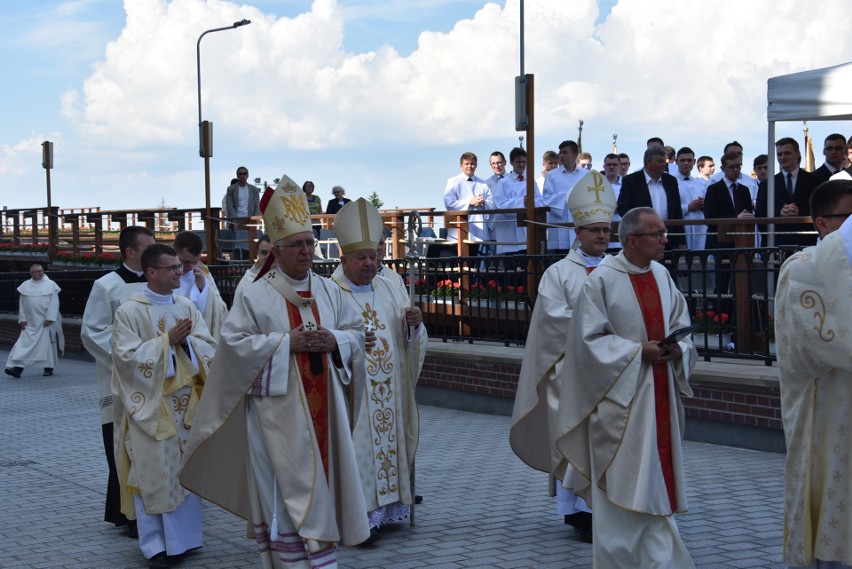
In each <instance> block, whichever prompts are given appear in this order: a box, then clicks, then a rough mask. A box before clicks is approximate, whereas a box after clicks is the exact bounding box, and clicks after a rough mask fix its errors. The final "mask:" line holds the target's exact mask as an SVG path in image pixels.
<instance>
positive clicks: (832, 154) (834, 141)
mask: <svg viewBox="0 0 852 569" xmlns="http://www.w3.org/2000/svg"><path fill="white" fill-rule="evenodd" d="M822 155H823V156H825V163H823V165H822V166H820V167H819V168H817V169H816V170H814V176H816V179H817V185H819V184H822V183H823V182H827V181H828V179H829V178H831V177H832V176H833V175H834V174H836V173H838V172H839V171H840V170H842V169H843V159H844V158H846V137H845V136H843V135H842V134H838V133H836V132H835V133H833V134H829V135H828V136H826V137H825V142H824V143H823V147H822Z"/></svg>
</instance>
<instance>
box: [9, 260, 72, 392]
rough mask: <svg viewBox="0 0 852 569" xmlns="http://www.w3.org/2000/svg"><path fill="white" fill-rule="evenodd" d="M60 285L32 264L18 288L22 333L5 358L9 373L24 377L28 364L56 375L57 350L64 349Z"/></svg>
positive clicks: (40, 268)
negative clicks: (27, 274) (54, 369)
mask: <svg viewBox="0 0 852 569" xmlns="http://www.w3.org/2000/svg"><path fill="white" fill-rule="evenodd" d="M60 290H61V289H60V288H59V285H57V284H56V283H55V282H53V281H52V280H50V277H48V276H47V275H46V274H44V267H42V266H41V265H39V264H35V265H32V266H30V278H29V279H27V280H26V281H24V282H23V283H22V284H21V286H19V287H18V294H20V295H21V298H20V301H19V303H18V324H20V326H21V335H20V336H19V337H18V340H17V341H16V342H15V345H14V346H12V351H10V352H9V358H8V359H7V360H6V374H7V375H11V376H12V377H15V378H17V377H21V372H22V371H24V368H25V367H27V366H33V365H35V366H38V367H41V368H42V370H43V375H45V376H50V375H53V368H55V367H56V350H57V348H58V349H59V351H60V352H61V351H64V349H65V346H64V336H63V334H62V327H61V326H60V324H59V320H60V315H59V292H60Z"/></svg>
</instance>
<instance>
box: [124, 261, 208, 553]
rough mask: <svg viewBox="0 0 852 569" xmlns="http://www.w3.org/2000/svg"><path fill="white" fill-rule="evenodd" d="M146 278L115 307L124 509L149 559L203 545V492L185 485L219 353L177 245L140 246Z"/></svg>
mask: <svg viewBox="0 0 852 569" xmlns="http://www.w3.org/2000/svg"><path fill="white" fill-rule="evenodd" d="M142 268H143V269H144V271H145V276H146V277H147V280H148V285H147V286H146V287H145V288H144V289H143V290H142V292H139V293H136V294H134V295H133V296H132V297H131V298H130V299H129V300H128V301H127V302H125V303H124V304H122V305H121V306H120V307H119V308H118V310H116V312H115V324H114V326H113V333H112V354H113V374H112V390H113V395H114V396H115V456H116V464H117V465H118V479H119V484H120V486H121V511H122V513H123V514H124V515H125V516H127V518H128V519H135V520H136V521H137V528H138V531H139V547H140V549H141V550H142V554H143V555H144V556H145V558H146V559H148V567H150V568H164V567H169V560H168V557H173V556H176V555H181V554H183V553H186V552H187V551H189V550H191V549H197V548H199V547H201V545H202V543H203V540H202V528H201V499H200V498H199V497H198V496H195V495H193V494H190V493H189V492H187V491H186V490H185V489H184V488H182V487H181V486H180V483H179V481H178V475H179V473H180V469H181V467H182V466H183V460H184V449H185V448H186V445H187V443H188V442H189V433H190V427H191V426H192V420H193V417H194V416H195V412H196V408H197V406H198V402H199V399H200V397H201V391H202V388H203V387H204V380H205V378H206V376H207V370H208V368H209V366H210V362H211V361H212V359H213V348H214V342H213V338H212V337H211V336H210V333H209V332H208V330H207V325H206V324H205V323H204V319H203V318H202V316H201V313H200V312H199V311H198V310H197V309H196V308H195V306H194V305H193V304H192V302H190V301H189V300H187V299H186V298H184V297H181V296H179V295H176V294H173V292H174V290H175V289H177V288H178V286H180V274H181V265H180V263H179V262H178V259H177V255H176V253H175V250H174V249H172V248H171V247H169V246H168V245H162V244H155V245H151V246H150V247H148V248H147V249H146V250H145V252H144V253H143V254H142Z"/></svg>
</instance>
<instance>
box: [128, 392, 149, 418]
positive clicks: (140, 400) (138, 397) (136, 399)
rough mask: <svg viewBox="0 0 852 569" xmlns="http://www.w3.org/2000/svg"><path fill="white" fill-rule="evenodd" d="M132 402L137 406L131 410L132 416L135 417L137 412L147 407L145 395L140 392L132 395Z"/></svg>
mask: <svg viewBox="0 0 852 569" xmlns="http://www.w3.org/2000/svg"><path fill="white" fill-rule="evenodd" d="M130 401H131V402H132V403H135V405H133V407H131V408H130V414H131V415H135V414H136V413H137V412H139V410H140V409H142V407H144V406H145V394H143V393H141V392H139V391H134V392H133V393H132V394H131V395H130Z"/></svg>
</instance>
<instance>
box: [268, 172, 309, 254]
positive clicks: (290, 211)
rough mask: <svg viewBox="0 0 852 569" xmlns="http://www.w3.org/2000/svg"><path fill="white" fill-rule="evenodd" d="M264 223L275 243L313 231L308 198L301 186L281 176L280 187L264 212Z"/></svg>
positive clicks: (270, 238)
mask: <svg viewBox="0 0 852 569" xmlns="http://www.w3.org/2000/svg"><path fill="white" fill-rule="evenodd" d="M263 223H264V225H265V226H266V231H267V233H269V240H270V241H272V242H273V243H275V242H276V241H278V240H280V239H284V238H285V237H288V236H290V235H293V234H295V233H303V232H305V231H313V226H312V225H311V213H310V211H308V197H307V196H306V195H305V192H304V191H302V188H300V187H299V185H298V184H297V183H296V182H294V181H293V180H291V179H290V178H288V177H287V176H286V175H284V176H281V181H280V182H278V187H276V188H275V192H273V194H272V198H271V199H270V200H269V203H268V204H267V206H266V210H265V211H264V212H263Z"/></svg>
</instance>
